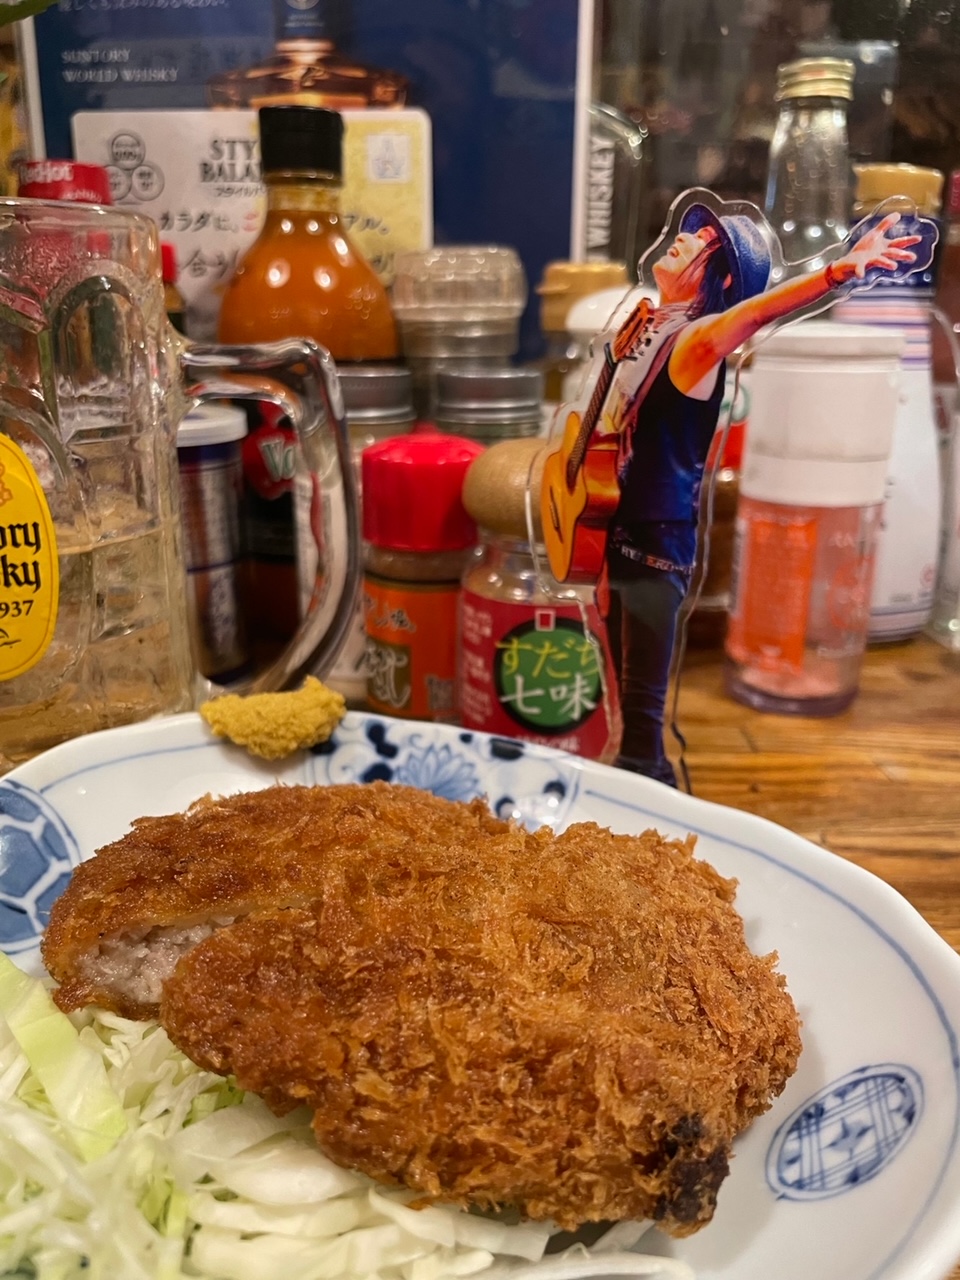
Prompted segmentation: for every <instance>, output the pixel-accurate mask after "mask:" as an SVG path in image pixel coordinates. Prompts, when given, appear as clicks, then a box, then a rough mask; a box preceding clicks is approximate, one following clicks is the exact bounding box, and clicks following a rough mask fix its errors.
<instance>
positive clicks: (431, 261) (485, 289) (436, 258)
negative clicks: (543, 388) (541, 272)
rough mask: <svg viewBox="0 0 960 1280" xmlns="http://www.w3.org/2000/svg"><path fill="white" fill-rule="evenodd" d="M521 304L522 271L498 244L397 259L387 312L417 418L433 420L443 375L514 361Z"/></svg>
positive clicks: (511, 252) (524, 282)
mask: <svg viewBox="0 0 960 1280" xmlns="http://www.w3.org/2000/svg"><path fill="white" fill-rule="evenodd" d="M526 302H527V279H526V276H525V275H524V271H523V265H522V263H521V262H520V259H519V257H518V256H517V254H516V253H515V252H514V250H513V249H509V248H506V247H505V246H503V245H445V246H444V245H441V246H439V247H437V248H434V249H418V250H410V251H409V252H407V253H398V254H397V256H396V259H395V262H394V280H393V311H394V315H395V316H396V319H397V324H398V326H399V330H400V342H401V347H402V350H403V355H404V359H405V360H406V362H407V364H408V365H409V366H410V369H411V371H412V373H413V385H414V403H415V405H416V409H417V413H418V414H419V415H420V417H422V418H425V419H432V416H433V411H434V408H435V404H436V400H435V397H436V379H437V375H438V374H439V373H440V372H441V370H443V369H450V368H460V367H465V366H469V367H474V368H476V367H477V366H483V365H489V364H495V365H499V364H503V363H504V362H505V361H506V360H509V359H510V357H511V356H512V355H515V354H516V351H517V348H518V346H519V343H520V331H519V326H520V316H521V314H522V313H523V308H524V307H525V305H526Z"/></svg>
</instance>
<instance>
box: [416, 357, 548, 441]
mask: <svg viewBox="0 0 960 1280" xmlns="http://www.w3.org/2000/svg"><path fill="white" fill-rule="evenodd" d="M542 406H543V374H542V373H541V372H540V370H539V369H515V368H512V367H511V366H503V367H501V368H491V369H456V370H450V371H449V372H447V373H441V374H440V376H439V378H438V380H437V410H436V426H437V429H438V430H439V431H444V432H449V433H450V434H452V435H457V436H466V437H467V438H468V439H470V440H477V441H478V442H479V443H480V444H494V443H495V442H496V441H498V440H513V439H517V438H518V437H520V436H535V435H537V434H538V433H539V431H540V425H541V422H542Z"/></svg>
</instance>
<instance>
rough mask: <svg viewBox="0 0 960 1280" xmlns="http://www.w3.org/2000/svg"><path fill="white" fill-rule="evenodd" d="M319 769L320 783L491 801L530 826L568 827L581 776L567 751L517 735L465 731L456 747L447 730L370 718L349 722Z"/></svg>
mask: <svg viewBox="0 0 960 1280" xmlns="http://www.w3.org/2000/svg"><path fill="white" fill-rule="evenodd" d="M518 760H522V761H523V769H522V771H518V770H517V767H516V762H517V761H518ZM314 764H315V771H314V777H315V781H317V782H320V783H337V782H375V781H381V782H399V783H403V784H405V785H406V786H410V787H418V788H419V789H420V790H421V791H432V792H433V794H434V795H437V796H442V797H443V798H444V799H445V800H472V799H473V798H474V797H475V796H486V797H487V800H488V802H489V804H490V807H491V809H493V811H494V813H496V814H497V815H498V817H501V818H514V819H516V820H517V821H518V822H522V823H524V825H525V826H527V827H530V828H536V827H541V826H545V825H550V826H555V825H560V824H562V823H563V822H565V821H566V819H567V815H568V814H569V813H570V811H571V809H572V807H573V805H574V803H575V801H576V798H577V792H578V789H579V779H580V771H579V769H578V768H577V767H576V765H575V764H574V763H573V762H572V758H571V757H570V756H565V755H564V754H563V753H561V752H556V753H553V752H550V751H544V750H543V749H540V750H538V751H537V752H535V753H534V752H527V751H526V748H525V746H524V744H523V743H522V742H517V741H515V740H514V739H512V738H491V737H488V736H487V735H486V734H474V733H460V734H458V735H457V736H456V742H455V743H451V741H450V730H449V729H446V728H443V727H442V726H433V725H429V724H423V725H420V724H417V725H411V724H408V723H404V722H403V721H399V720H379V719H376V718H375V717H371V716H366V717H348V718H347V720H345V721H344V723H343V724H342V725H341V726H340V727H339V728H338V729H337V732H336V734H335V735H334V737H333V738H332V739H331V741H330V742H327V743H324V744H323V745H322V746H321V747H318V748H317V749H316V751H315V754H314ZM521 776H522V778H523V790H522V791H519V790H518V789H517V778H518V777H521Z"/></svg>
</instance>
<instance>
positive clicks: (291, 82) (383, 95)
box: [207, 0, 407, 111]
mask: <svg viewBox="0 0 960 1280" xmlns="http://www.w3.org/2000/svg"><path fill="white" fill-rule="evenodd" d="M273 7H274V18H275V23H276V46H275V49H274V52H273V55H272V56H271V57H270V58H268V59H267V61H266V62H263V63H261V64H260V65H259V66H256V67H249V68H239V69H237V70H234V71H226V72H222V73H221V74H219V75H216V76H214V77H213V78H212V79H211V80H210V81H209V83H208V85H207V96H208V99H209V101H210V105H211V106H212V107H265V106H278V105H279V106H286V105H289V104H291V103H295V104H296V105H298V106H308V107H327V108H329V109H330V110H333V111H343V110H346V109H347V108H351V107H353V108H355V107H402V106H403V105H404V103H405V101H406V96H407V82H406V80H405V79H404V78H403V76H400V75H397V74H396V73H395V72H393V71H383V70H381V69H380V68H377V67H365V66H362V65H361V64H359V63H356V62H352V61H351V60H350V59H349V58H346V57H344V55H343V54H341V53H340V51H339V50H338V49H337V47H336V45H335V43H334V28H335V26H336V18H337V11H338V9H339V4H338V3H337V0H274V6H273Z"/></svg>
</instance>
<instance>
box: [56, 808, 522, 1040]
mask: <svg viewBox="0 0 960 1280" xmlns="http://www.w3.org/2000/svg"><path fill="white" fill-rule="evenodd" d="M509 830H510V827H509V826H508V824H507V823H504V822H500V821H498V820H497V819H496V818H494V817H492V816H491V814H490V812H489V811H488V809H487V807H486V805H484V804H483V802H482V801H479V800H478V801H475V802H474V803H473V804H470V805H465V804H462V805H461V804H451V803H450V802H448V801H444V800H439V799H437V798H435V797H434V796H431V795H429V794H427V793H425V792H422V791H416V790H414V789H413V788H411V787H391V786H388V785H387V784H385V783H374V784H372V785H369V786H364V787H360V786H334V787H282V786H278V787H270V788H267V789H266V790H263V791H255V792H249V793H245V794H242V795H236V796H230V797H228V798H225V799H222V800H212V799H210V798H209V797H207V798H205V799H203V800H199V801H198V802H197V803H196V804H194V805H192V806H191V807H190V809H188V810H187V812H186V813H182V814H173V815H171V816H169V817H160V818H140V819H139V820H138V821H136V822H134V824H133V829H132V830H131V831H130V832H129V833H128V834H127V835H125V836H124V837H123V838H122V839H120V840H117V841H115V842H114V843H113V844H110V845H107V846H106V847H105V848H103V849H101V850H99V852H98V853H97V855H96V856H95V857H94V858H91V859H90V860H89V861H87V862H84V863H81V865H80V866H79V867H77V868H76V869H75V871H74V873H73V876H72V878H71V881H70V884H69V885H68V887H67V889H66V891H65V892H64V893H63V895H62V896H61V897H60V898H59V899H58V900H57V902H55V903H54V906H53V910H52V912H51V915H50V924H49V927H48V928H47V931H46V935H45V937H44V939H43V959H44V962H45V964H46V966H47V969H48V970H49V971H50V973H51V974H52V976H53V977H54V978H55V979H56V980H57V982H59V984H60V987H59V990H58V991H57V992H56V999H57V1002H58V1004H59V1005H60V1007H61V1008H62V1009H65V1010H70V1009H76V1008H80V1007H81V1006H83V1005H87V1004H96V1005H99V1006H100V1007H101V1008H103V1009H111V1010H113V1011H114V1012H116V1013H120V1014H122V1015H123V1016H124V1017H128V1018H151V1017H156V1015H157V1012H158V1008H159V1001H160V992H161V988H162V985H163V983H164V982H165V981H166V979H167V978H169V977H170V975H171V974H172V973H173V971H174V969H175V968H176V965H177V963H178V961H179V960H180V959H181V957H182V956H184V955H185V954H187V953H188V952H189V950H190V949H191V948H192V947H194V946H196V944H197V943H198V942H200V941H201V940H202V939H204V938H206V937H209V936H210V934H211V933H213V932H214V931H215V930H219V929H222V928H224V927H225V926H227V925H229V924H231V923H232V922H234V921H235V920H238V919H240V918H242V917H244V916H247V915H249V914H251V913H252V912H257V911H265V910H275V909H277V908H284V907H293V906H305V905H308V904H309V903H311V902H312V901H313V900H314V899H315V898H316V897H317V895H318V894H319V893H320V892H322V890H323V888H324V885H325V884H326V882H327V862H328V858H329V854H330V851H331V850H337V851H339V853H338V858H339V857H342V856H343V855H344V853H349V856H350V857H351V858H352V857H358V858H360V859H361V860H362V861H364V862H366V861H367V860H369V859H371V858H383V859H385V860H386V861H387V862H388V863H389V862H390V861H391V860H393V859H397V858H400V859H405V860H407V861H410V860H415V857H416V852H417V850H418V849H423V850H428V849H430V848H431V847H432V846H433V845H434V844H441V845H443V846H444V847H449V848H451V849H457V848H468V849H469V848H470V847H472V846H473V845H474V844H476V842H477V841H478V840H482V839H484V838H485V837H486V836H488V835H492V834H494V833H497V832H504V833H505V832H507V831H509Z"/></svg>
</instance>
